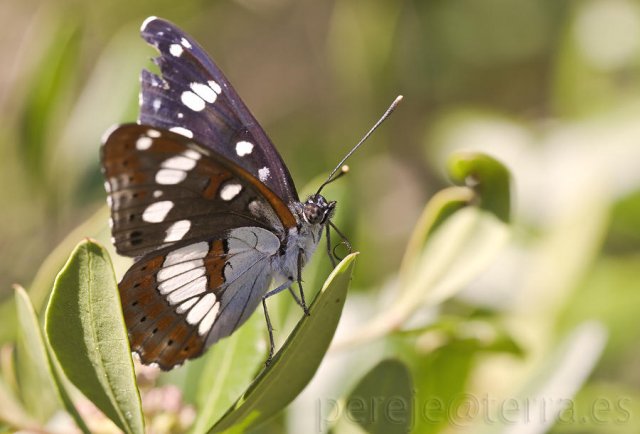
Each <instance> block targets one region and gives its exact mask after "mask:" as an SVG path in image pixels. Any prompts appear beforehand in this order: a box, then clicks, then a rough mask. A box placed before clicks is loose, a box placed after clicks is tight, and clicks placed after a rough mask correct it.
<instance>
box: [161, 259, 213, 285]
mask: <svg viewBox="0 0 640 434" xmlns="http://www.w3.org/2000/svg"><path fill="white" fill-rule="evenodd" d="M203 266H204V260H203V259H192V260H191V261H184V262H180V263H178V264H174V265H170V266H168V267H162V268H161V269H160V271H158V274H157V275H156V279H157V280H158V282H164V281H165V280H168V279H171V278H174V277H176V276H177V275H179V274H182V273H185V272H187V271H189V270H193V269H195V268H199V267H203Z"/></svg>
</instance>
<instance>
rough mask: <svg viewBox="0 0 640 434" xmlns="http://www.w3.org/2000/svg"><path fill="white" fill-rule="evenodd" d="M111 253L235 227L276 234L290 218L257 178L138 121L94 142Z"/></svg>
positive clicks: (138, 251) (132, 253)
mask: <svg viewBox="0 0 640 434" xmlns="http://www.w3.org/2000/svg"><path fill="white" fill-rule="evenodd" d="M102 165H103V170H104V175H105V178H106V188H107V190H108V192H109V193H108V194H109V196H108V200H109V202H110V205H111V215H112V220H111V224H112V234H113V238H114V244H115V245H116V248H117V250H118V253H121V254H123V255H128V256H140V255H143V254H145V253H148V252H150V251H152V250H155V249H159V248H162V247H164V246H168V245H170V244H173V243H175V242H179V241H180V242H182V241H194V240H198V239H203V238H207V237H211V236H212V235H213V234H216V233H221V232H223V231H225V230H227V229H232V228H237V227H242V226H258V227H263V228H270V229H271V230H274V231H276V232H282V233H284V231H283V229H284V228H289V227H293V226H295V224H296V221H295V218H294V217H293V215H292V214H291V212H290V211H289V209H288V208H287V206H286V205H285V204H284V203H283V202H282V201H281V200H280V199H279V198H278V197H277V196H276V195H275V194H274V193H273V192H271V191H269V190H268V189H267V188H266V187H265V186H264V185H263V184H262V183H260V182H259V181H258V180H257V179H255V178H254V177H252V176H251V175H250V174H248V173H247V172H246V171H244V170H242V169H241V168H239V167H237V166H236V165H234V164H233V163H231V162H229V161H228V160H226V159H224V158H223V157H220V156H219V155H217V154H215V153H211V152H210V151H207V150H206V149H205V148H203V147H201V146H199V145H197V144H195V143H193V141H191V140H189V139H187V138H186V137H184V136H181V135H179V134H175V133H172V132H170V131H164V130H161V129H154V128H151V127H149V126H145V125H138V124H129V125H123V126H120V127H118V128H116V129H115V130H114V131H112V132H111V133H110V134H109V135H108V136H107V138H106V140H105V144H104V146H103V149H102Z"/></svg>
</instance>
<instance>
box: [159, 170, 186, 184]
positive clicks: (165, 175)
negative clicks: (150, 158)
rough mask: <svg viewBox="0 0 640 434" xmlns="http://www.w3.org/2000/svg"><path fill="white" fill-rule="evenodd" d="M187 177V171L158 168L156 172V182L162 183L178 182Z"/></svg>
mask: <svg viewBox="0 0 640 434" xmlns="http://www.w3.org/2000/svg"><path fill="white" fill-rule="evenodd" d="M186 177H187V172H183V171H182V170H174V169H160V170H159V171H158V173H157V174H156V182H157V183H158V184H163V185H172V184H178V183H180V182H182V181H184V179H185V178H186Z"/></svg>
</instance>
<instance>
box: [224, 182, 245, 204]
mask: <svg viewBox="0 0 640 434" xmlns="http://www.w3.org/2000/svg"><path fill="white" fill-rule="evenodd" d="M241 191H242V186H241V185H240V184H226V185H225V186H224V187H222V189H221V190H220V197H221V198H222V200H226V201H230V200H231V199H233V198H234V197H236V196H237V195H238V194H239V193H240V192H241Z"/></svg>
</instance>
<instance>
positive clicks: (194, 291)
mask: <svg viewBox="0 0 640 434" xmlns="http://www.w3.org/2000/svg"><path fill="white" fill-rule="evenodd" d="M206 290H207V276H201V277H198V278H197V279H196V280H194V281H192V282H189V283H188V284H186V285H184V286H183V287H182V288H180V289H177V290H175V291H173V292H172V293H171V294H169V296H168V297H167V301H168V302H169V304H171V305H175V304H180V303H182V302H183V301H185V300H187V299H189V298H191V297H194V296H196V295H198V294H202V293H203V292H205V291H206Z"/></svg>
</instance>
